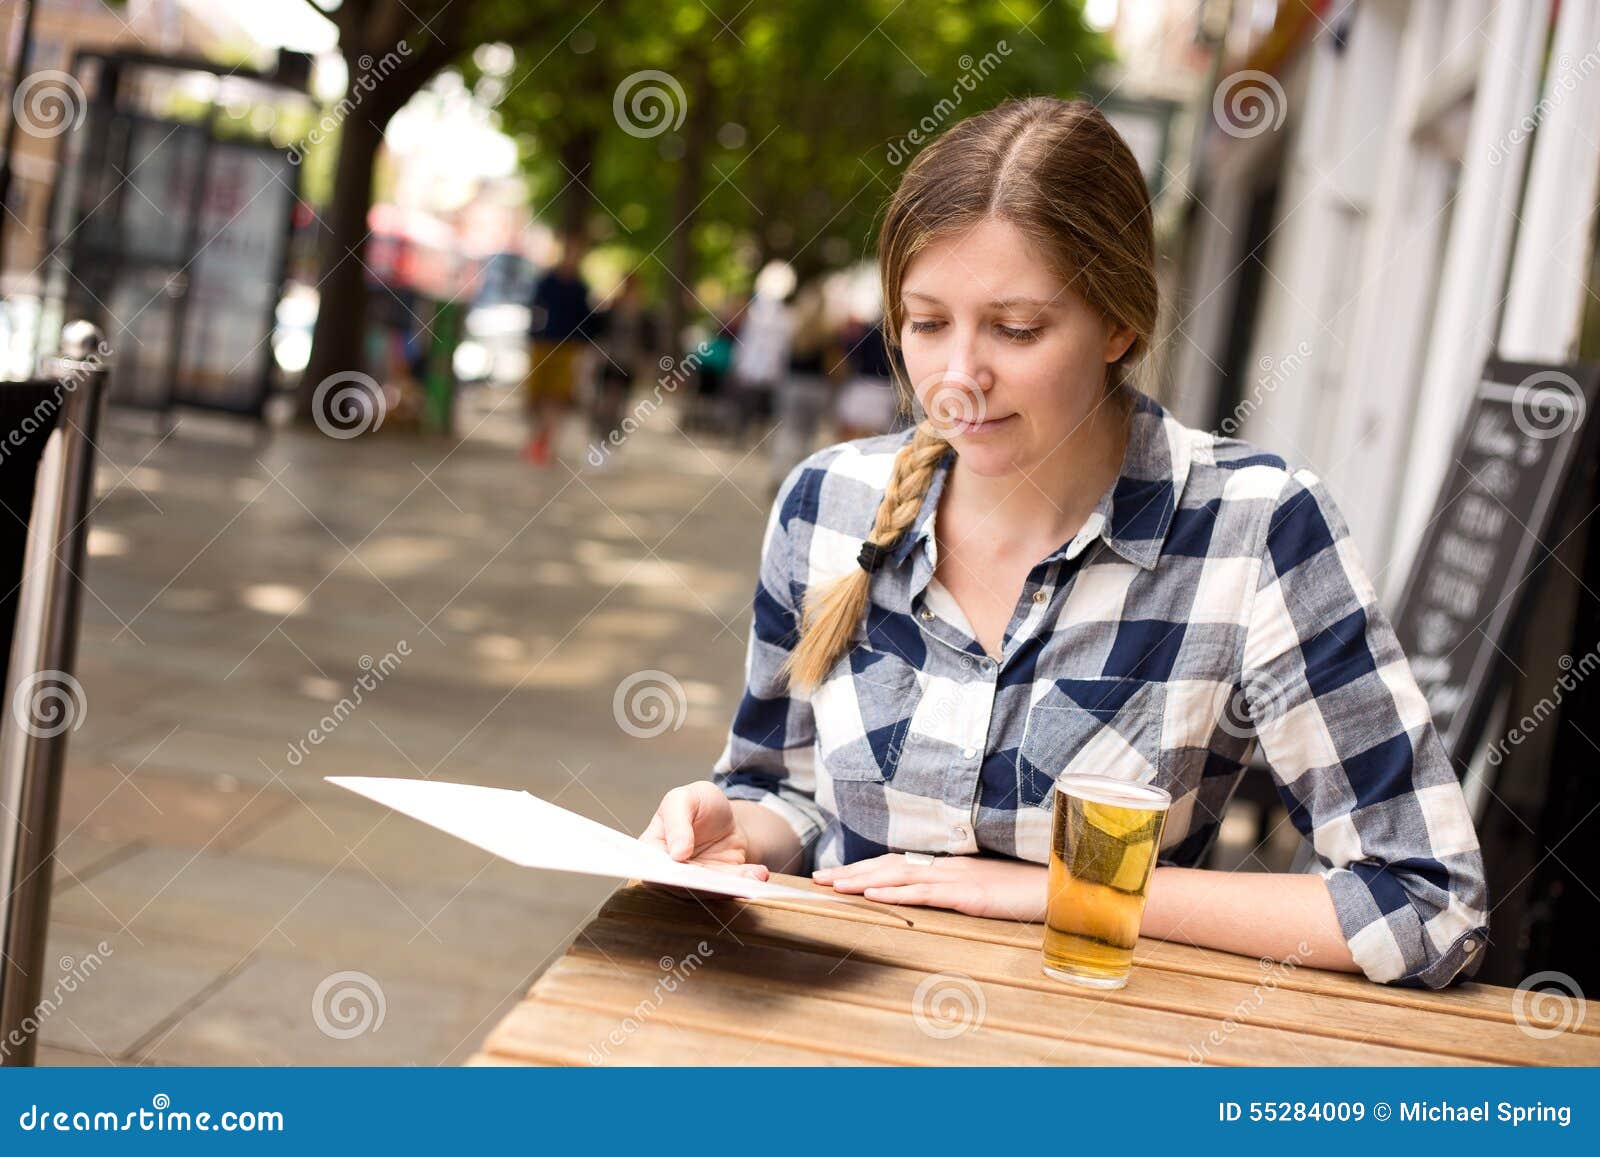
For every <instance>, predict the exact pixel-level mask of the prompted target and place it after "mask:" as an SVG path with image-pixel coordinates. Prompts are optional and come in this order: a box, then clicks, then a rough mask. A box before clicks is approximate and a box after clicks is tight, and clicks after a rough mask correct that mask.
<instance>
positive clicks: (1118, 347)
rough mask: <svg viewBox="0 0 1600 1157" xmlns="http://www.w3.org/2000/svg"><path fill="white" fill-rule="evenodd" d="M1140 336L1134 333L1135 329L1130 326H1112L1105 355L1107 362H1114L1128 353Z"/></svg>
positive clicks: (1108, 332)
mask: <svg viewBox="0 0 1600 1157" xmlns="http://www.w3.org/2000/svg"><path fill="white" fill-rule="evenodd" d="M1138 336H1139V335H1138V334H1136V333H1134V332H1133V327H1132V326H1130V325H1117V326H1112V327H1111V329H1110V330H1109V331H1107V333H1106V344H1105V354H1104V356H1105V360H1106V362H1107V363H1110V362H1114V361H1116V360H1117V359H1118V358H1120V357H1121V356H1122V355H1123V354H1125V353H1127V352H1128V347H1129V346H1131V345H1132V344H1133V342H1134V339H1135V338H1136V337H1138Z"/></svg>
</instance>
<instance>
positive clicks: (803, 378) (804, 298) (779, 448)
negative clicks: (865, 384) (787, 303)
mask: <svg viewBox="0 0 1600 1157" xmlns="http://www.w3.org/2000/svg"><path fill="white" fill-rule="evenodd" d="M830 338H831V335H830V333H829V332H828V321H827V309H826V301H825V299H824V297H823V293H822V284H821V282H820V281H813V282H812V283H810V284H809V285H807V286H806V287H805V288H804V289H802V290H801V291H800V293H799V294H798V295H796V297H795V303H794V310H793V314H792V330H791V336H790V341H789V364H788V372H787V373H786V374H785V375H784V376H783V379H782V380H781V381H780V382H779V383H778V389H777V393H776V396H775V398H774V407H773V410H774V416H775V418H776V428H775V429H774V430H773V433H772V458H771V467H772V489H773V492H774V493H776V492H777V488H778V486H779V484H780V483H782V482H783V480H784V479H785V478H786V477H788V474H789V471H791V470H793V469H794V468H795V467H796V466H798V465H799V464H800V463H801V461H802V460H803V459H804V458H805V457H806V455H808V454H810V453H811V450H812V447H813V446H814V445H815V443H816V440H817V431H818V430H819V429H821V426H822V415H823V414H824V413H826V412H827V409H828V401H829V397H830V395H831V394H832V392H833V383H832V382H831V381H830V380H829V378H828V366H829V364H830V361H831V358H830V353H831V352H832V351H830V348H829V347H830V345H831V344H832V343H831V341H830Z"/></svg>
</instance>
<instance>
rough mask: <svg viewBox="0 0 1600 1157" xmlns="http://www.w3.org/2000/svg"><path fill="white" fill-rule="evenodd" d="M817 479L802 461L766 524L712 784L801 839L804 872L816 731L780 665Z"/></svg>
mask: <svg viewBox="0 0 1600 1157" xmlns="http://www.w3.org/2000/svg"><path fill="white" fill-rule="evenodd" d="M816 481H817V475H815V474H814V473H813V472H811V471H810V470H808V467H807V465H806V464H804V463H802V464H801V465H800V466H799V467H796V468H795V470H794V471H793V472H792V473H791V474H790V475H789V477H788V478H787V479H785V481H784V483H783V486H782V487H780V488H779V491H778V497H777V500H776V501H775V502H774V503H773V507H772V513H771V515H770V517H769V518H768V520H767V530H766V537H765V540H764V542H763V545H762V550H761V574H760V578H759V579H758V580H757V583H756V593H755V599H754V600H753V617H752V624H751V630H750V641H749V646H748V648H747V649H746V652H745V687H744V692H743V694H742V695H741V696H740V699H739V705H738V707H737V708H736V709H735V710H734V715H733V724H732V726H731V727H730V729H729V734H728V743H727V746H726V748H724V750H723V752H722V755H721V756H720V757H719V758H718V760H717V763H716V766H715V768H714V769H713V771H712V775H711V781H712V782H713V783H715V784H716V785H717V786H718V787H720V788H721V789H722V791H723V794H724V795H726V796H727V797H728V798H729V799H742V800H753V801H755V802H757V803H759V804H761V805H762V806H763V807H766V808H768V809H770V810H771V811H773V812H775V813H776V814H777V815H779V816H781V817H782V818H783V819H784V820H785V821H786V822H787V823H788V824H789V826H790V827H791V828H793V829H794V833H795V835H796V836H797V837H798V838H799V840H800V856H801V865H800V868H799V870H800V871H802V872H809V871H810V870H811V867H812V865H813V863H814V862H815V857H816V845H817V840H818V838H819V837H820V836H821V834H822V830H823V828H824V826H825V824H826V821H825V817H824V816H823V813H822V810H821V809H820V808H819V807H818V806H817V803H816V799H815V790H816V777H815V766H814V760H815V752H814V746H815V742H816V728H815V725H814V722H813V718H812V714H811V703H810V700H809V699H808V698H806V697H803V696H798V695H790V694H789V690H788V680H787V679H786V678H785V676H784V674H783V665H784V662H785V661H786V660H787V659H788V657H789V653H790V651H791V649H792V648H793V647H794V645H795V642H796V640H797V639H798V618H797V608H798V607H799V606H800V601H801V599H802V598H803V597H804V590H803V587H802V586H801V584H798V583H797V582H796V581H795V579H794V577H793V576H794V575H795V574H796V573H803V568H801V567H799V566H797V565H796V563H797V561H798V558H799V556H798V553H797V552H799V551H801V550H803V549H804V544H803V543H800V542H797V541H795V537H796V536H795V535H794V534H791V529H794V530H796V531H798V530H799V529H800V527H801V525H809V522H806V521H805V520H802V519H801V518H800V515H801V513H802V511H803V510H804V509H805V506H806V503H807V502H812V503H814V502H815V491H816Z"/></svg>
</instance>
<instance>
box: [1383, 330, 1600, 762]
mask: <svg viewBox="0 0 1600 1157" xmlns="http://www.w3.org/2000/svg"><path fill="white" fill-rule="evenodd" d="M1597 395H1600V366H1595V365H1569V366H1550V365H1532V364H1528V363H1525V362H1505V361H1499V360H1497V359H1491V360H1490V362H1489V364H1488V365H1487V366H1486V367H1485V369H1484V375H1483V381H1482V383H1481V384H1480V385H1479V387H1478V391H1477V394H1476V396H1475V397H1474V399H1473V402H1472V407H1471V411H1470V412H1469V413H1468V415H1467V420H1466V423H1465V424H1464V426H1463V428H1462V431H1461V434H1460V436H1459V438H1458V439H1457V442H1456V446H1455V453H1454V457H1453V459H1452V461H1451V465H1450V469H1449V471H1448V472H1447V473H1446V476H1445V481H1444V486H1443V488H1442V489H1441V490H1440V493H1439V499H1438V501H1437V503H1436V504H1435V506H1434V510H1433V516H1432V517H1431V518H1430V520H1429V522H1428V525H1427V529H1426V530H1425V531H1424V532H1423V537H1422V543H1421V545H1420V546H1419V547H1418V549H1417V554H1416V558H1415V559H1414V560H1413V562H1412V565H1411V573H1410V576H1409V577H1408V579H1407V582H1406V587H1405V593H1404V594H1403V595H1402V596H1401V598H1400V607H1399V610H1398V611H1397V612H1396V614H1395V624H1394V625H1395V633H1396V634H1397V635H1398V636H1399V638H1400V644H1401V646H1402V647H1403V648H1404V649H1405V652H1406V655H1407V657H1408V658H1409V659H1410V660H1411V667H1412V670H1413V672H1414V673H1415V675H1416V677H1417V682H1418V684H1419V685H1420V686H1421V688H1422V692H1423V694H1424V695H1426V696H1427V699H1428V706H1429V708H1430V709H1431V711H1432V713H1433V720H1434V724H1435V725H1436V726H1437V727H1438V729H1439V735H1440V738H1441V739H1442V740H1443V741H1444V746H1445V750H1446V751H1448V752H1449V753H1450V757H1451V759H1452V760H1453V761H1454V762H1455V763H1456V765H1457V767H1458V768H1459V767H1462V766H1464V765H1465V764H1466V762H1467V761H1468V760H1469V759H1470V758H1471V756H1472V751H1473V746H1474V745H1475V744H1476V743H1477V740H1478V733H1479V731H1480V730H1481V729H1482V727H1483V725H1484V721H1485V717H1486V713H1487V712H1488V709H1489V707H1490V705H1491V703H1492V701H1493V698H1494V677H1495V675H1496V673H1497V671H1498V668H1499V665H1500V663H1501V662H1502V661H1503V659H1504V653H1505V652H1506V651H1507V650H1509V649H1510V643H1509V636H1510V634H1511V632H1513V631H1515V630H1516V629H1517V625H1518V622H1519V619H1520V615H1521V612H1522V611H1523V609H1524V608H1525V607H1526V606H1527V605H1528V595H1529V590H1528V588H1529V587H1530V586H1531V585H1533V584H1531V583H1530V582H1529V581H1528V579H1529V576H1530V575H1532V574H1533V572H1534V571H1535V570H1536V569H1537V568H1538V566H1539V564H1540V563H1542V562H1543V561H1544V559H1545V557H1546V556H1547V555H1548V554H1550V553H1551V552H1552V551H1553V550H1554V549H1555V547H1556V546H1557V543H1556V542H1554V541H1552V538H1551V535H1550V530H1551V529H1552V527H1553V526H1554V525H1555V522H1556V519H1557V516H1558V511H1559V509H1560V506H1561V498H1562V495H1563V494H1564V493H1565V492H1566V489H1567V481H1568V477H1569V474H1570V472H1571V468H1572V466H1573V464H1574V463H1575V462H1576V461H1578V460H1579V458H1580V451H1582V450H1583V448H1584V447H1585V446H1586V445H1587V444H1588V443H1589V442H1590V441H1591V439H1590V437H1589V433H1588V432H1589V431H1590V430H1591V429H1592V427H1593V423H1592V422H1591V421H1590V420H1589V418H1590V415H1591V414H1592V411H1593V409H1594V406H1595V405H1596V401H1597Z"/></svg>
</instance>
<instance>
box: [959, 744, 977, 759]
mask: <svg viewBox="0 0 1600 1157" xmlns="http://www.w3.org/2000/svg"><path fill="white" fill-rule="evenodd" d="M961 758H962V759H977V758H978V749H977V748H976V747H963V748H962V749H961Z"/></svg>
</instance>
